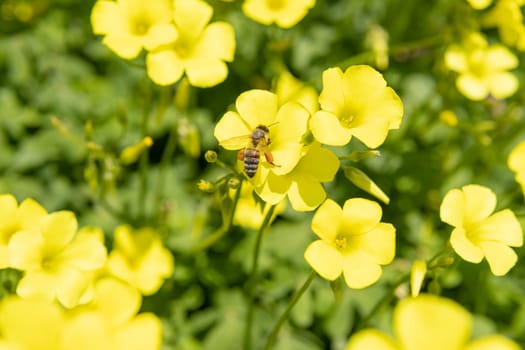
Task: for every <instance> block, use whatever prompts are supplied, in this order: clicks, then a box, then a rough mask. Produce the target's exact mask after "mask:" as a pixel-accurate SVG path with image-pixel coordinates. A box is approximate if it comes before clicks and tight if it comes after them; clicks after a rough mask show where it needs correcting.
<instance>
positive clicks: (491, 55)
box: [486, 44, 519, 71]
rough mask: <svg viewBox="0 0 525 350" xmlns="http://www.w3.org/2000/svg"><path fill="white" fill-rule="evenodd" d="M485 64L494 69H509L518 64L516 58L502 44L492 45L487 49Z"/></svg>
mask: <svg viewBox="0 0 525 350" xmlns="http://www.w3.org/2000/svg"><path fill="white" fill-rule="evenodd" d="M486 60H487V62H486V64H487V66H489V67H490V68H491V69H493V70H495V71H502V70H510V69H514V68H516V67H517V66H518V63H519V61H518V59H517V58H516V56H514V55H513V54H512V52H510V51H509V49H507V48H506V47H505V46H503V45H497V44H496V45H493V46H491V47H490V48H488V49H487V56H486Z"/></svg>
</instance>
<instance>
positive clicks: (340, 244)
mask: <svg viewBox="0 0 525 350" xmlns="http://www.w3.org/2000/svg"><path fill="white" fill-rule="evenodd" d="M335 246H336V247H337V248H339V249H346V248H347V247H348V240H347V239H346V237H344V236H337V237H336V238H335Z"/></svg>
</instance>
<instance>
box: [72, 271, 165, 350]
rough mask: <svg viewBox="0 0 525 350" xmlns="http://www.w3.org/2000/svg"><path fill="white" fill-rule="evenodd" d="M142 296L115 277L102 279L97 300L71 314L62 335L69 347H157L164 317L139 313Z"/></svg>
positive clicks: (119, 349)
mask: <svg viewBox="0 0 525 350" xmlns="http://www.w3.org/2000/svg"><path fill="white" fill-rule="evenodd" d="M140 305H141V295H140V293H139V292H138V291H137V289H135V288H134V287H131V286H130V285H128V284H127V283H125V282H121V281H119V280H116V279H114V278H103V279H100V280H99V281H98V282H97V284H96V287H95V296H94V299H93V302H92V303H91V304H89V305H86V306H81V307H79V308H76V309H74V310H72V311H71V312H70V313H69V315H68V316H69V317H68V320H67V322H66V324H65V326H64V330H63V334H62V344H63V346H64V348H65V349H76V350H90V349H97V350H157V349H159V348H160V343H161V338H162V334H161V324H160V320H159V319H158V318H157V317H156V316H155V315H153V314H150V313H143V314H139V315H136V313H137V312H138V311H139V309H140Z"/></svg>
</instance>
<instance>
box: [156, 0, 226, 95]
mask: <svg viewBox="0 0 525 350" xmlns="http://www.w3.org/2000/svg"><path fill="white" fill-rule="evenodd" d="M212 14H213V8H212V7H211V6H210V5H208V4H207V3H205V2H204V1H201V0H175V2H174V10H173V20H174V22H175V26H176V28H177V31H178V33H179V36H178V38H177V39H176V40H174V41H172V42H171V43H170V44H169V45H164V46H162V47H160V48H159V49H157V50H154V51H152V52H150V53H149V54H148V56H147V57H146V67H147V71H148V75H149V76H150V78H151V79H152V80H153V81H154V82H155V83H157V84H159V85H169V84H173V83H175V82H177V81H179V79H180V78H181V77H182V75H183V73H186V75H187V76H188V80H189V82H190V84H191V85H193V86H198V87H210V86H214V85H217V84H219V83H221V82H223V81H224V79H226V77H227V75H228V66H227V65H226V63H224V62H225V61H226V62H231V61H233V55H234V53H235V34H234V32H233V27H232V26H231V25H230V24H229V23H226V22H214V23H211V24H209V25H208V22H209V21H210V19H211V16H212Z"/></svg>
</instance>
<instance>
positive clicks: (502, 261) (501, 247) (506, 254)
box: [479, 241, 518, 276]
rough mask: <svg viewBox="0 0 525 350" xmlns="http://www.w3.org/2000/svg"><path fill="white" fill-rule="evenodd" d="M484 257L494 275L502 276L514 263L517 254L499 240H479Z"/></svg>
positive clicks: (516, 259)
mask: <svg viewBox="0 0 525 350" xmlns="http://www.w3.org/2000/svg"><path fill="white" fill-rule="evenodd" d="M479 245H480V247H481V249H482V250H483V253H484V254H485V258H486V259H487V262H488V263H489V266H490V271H492V273H493V274H494V275H495V276H503V275H505V274H507V272H509V270H510V269H511V268H512V267H513V266H514V265H516V262H517V261H518V256H517V255H516V253H515V252H514V250H512V248H510V247H508V246H506V245H505V244H503V243H500V242H490V241H488V242H481V243H479Z"/></svg>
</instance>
